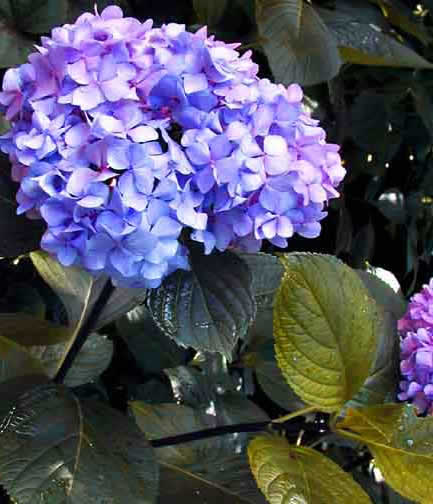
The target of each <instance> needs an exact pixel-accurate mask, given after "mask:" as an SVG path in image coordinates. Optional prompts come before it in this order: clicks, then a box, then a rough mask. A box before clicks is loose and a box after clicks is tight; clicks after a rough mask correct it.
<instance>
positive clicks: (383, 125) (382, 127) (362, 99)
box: [350, 91, 401, 155]
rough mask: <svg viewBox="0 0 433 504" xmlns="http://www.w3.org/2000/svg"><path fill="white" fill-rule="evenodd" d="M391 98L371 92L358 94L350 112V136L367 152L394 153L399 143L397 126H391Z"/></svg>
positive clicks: (399, 137) (399, 136)
mask: <svg viewBox="0 0 433 504" xmlns="http://www.w3.org/2000/svg"><path fill="white" fill-rule="evenodd" d="M393 101H394V100H393V97H392V96H383V95H379V94H377V93H374V92H371V91H365V92H362V93H360V94H359V95H358V96H357V97H356V99H355V102H354V104H353V106H352V108H351V111H350V125H351V135H352V137H353V139H354V140H355V142H356V143H357V144H358V145H359V146H360V147H362V148H363V149H365V150H366V151H367V152H384V151H385V150H387V152H388V151H389V155H392V154H393V153H395V151H396V149H397V148H398V146H399V145H400V142H401V134H400V132H399V129H398V124H393V122H394V121H393V119H395V118H394V117H393V115H392V112H393Z"/></svg>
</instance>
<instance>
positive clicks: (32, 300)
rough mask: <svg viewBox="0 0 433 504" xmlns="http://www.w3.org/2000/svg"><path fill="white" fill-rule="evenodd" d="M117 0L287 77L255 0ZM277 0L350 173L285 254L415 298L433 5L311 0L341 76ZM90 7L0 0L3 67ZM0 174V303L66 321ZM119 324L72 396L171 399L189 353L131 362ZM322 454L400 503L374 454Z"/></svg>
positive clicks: (428, 180) (425, 241)
mask: <svg viewBox="0 0 433 504" xmlns="http://www.w3.org/2000/svg"><path fill="white" fill-rule="evenodd" d="M112 3H117V4H119V5H120V6H121V7H122V8H124V11H125V13H126V14H129V15H133V16H135V17H137V18H139V19H141V20H144V19H147V18H153V19H154V21H155V23H156V24H161V23H167V22H177V23H185V24H186V25H187V26H188V27H189V28H190V29H191V30H194V29H196V28H197V27H198V26H199V25H201V24H205V23H210V32H211V33H215V35H216V36H217V37H218V38H220V39H222V40H225V41H236V42H241V43H242V46H241V50H242V51H244V50H246V49H247V48H248V49H252V50H253V52H254V59H255V61H256V62H257V63H259V65H260V76H261V77H269V78H270V79H272V80H275V81H278V80H281V79H282V80H283V81H284V83H285V84H288V83H289V82H290V81H291V79H290V75H283V74H282V71H281V69H280V68H278V66H277V64H276V63H275V61H273V60H272V58H271V57H270V59H269V61H268V59H267V56H266V54H268V55H269V52H267V43H268V42H269V41H267V40H266V39H265V36H264V35H266V33H265V34H264V31H263V30H264V29H263V26H261V22H262V21H263V20H262V19H261V18H260V13H261V11H260V8H261V5H262V4H265V3H266V2H262V1H260V0H258V1H257V6H256V5H255V4H254V1H253V0H232V1H227V0H208V1H206V0H119V1H117V2H116V1H114V0H113V1H107V0H101V1H99V2H98V7H99V9H100V10H102V9H103V7H104V6H106V5H108V4H112ZM276 3H277V4H278V2H276ZM280 4H287V5H289V7H290V9H291V10H290V9H289V10H282V11H281V12H282V13H285V14H286V15H287V33H286V34H285V35H286V36H287V37H288V38H287V40H288V42H289V43H288V44H287V43H286V44H285V45H284V44H283V42H284V41H280V40H278V37H281V36H282V35H281V33H275V38H276V40H275V41H273V42H275V43H277V45H278V44H279V46H280V48H281V47H286V49H287V59H290V58H291V59H290V61H291V62H292V63H293V61H295V64H292V67H293V68H295V67H296V68H295V70H296V73H295V71H294V73H295V75H297V76H300V79H298V80H300V81H301V82H300V83H301V84H303V87H304V90H305V95H306V100H305V102H306V106H307V107H309V108H310V109H311V110H312V113H313V115H314V116H315V117H317V118H319V119H320V121H321V122H322V125H323V127H324V128H325V129H326V130H327V132H328V139H329V141H332V142H336V143H339V144H340V145H341V153H342V158H343V160H344V163H345V167H346V169H347V177H346V179H345V181H344V184H343V186H342V187H341V192H342V196H341V198H340V199H338V200H334V201H332V202H331V204H330V207H329V216H328V218H327V219H326V220H325V221H324V223H323V232H322V234H321V237H320V238H318V239H316V240H306V239H302V238H299V237H295V238H293V239H291V240H290V245H289V248H288V251H295V250H307V251H317V252H324V253H329V254H334V255H337V256H338V257H340V258H341V259H343V260H344V261H345V262H346V263H348V264H349V265H350V266H352V267H356V268H362V267H364V266H365V265H366V262H368V263H370V264H372V265H374V266H380V267H382V268H385V269H388V270H390V271H392V272H393V273H394V274H395V275H396V277H397V278H398V280H399V281H400V283H401V285H402V289H403V292H404V294H405V295H410V294H411V293H413V292H414V290H416V289H418V288H419V287H420V286H421V285H422V284H423V283H425V282H426V281H427V280H428V279H429V277H430V275H431V255H432V251H433V218H432V217H433V155H432V138H433V65H432V64H431V63H429V62H433V45H432V42H433V2H432V1H431V0H424V1H422V2H419V3H417V2H413V1H410V0H398V1H394V0H372V1H367V0H365V1H361V0H346V1H340V0H335V1H334V0H323V1H319V0H317V1H314V2H313V7H314V8H315V9H316V11H315V12H316V14H318V15H320V16H321V19H322V20H323V22H324V23H325V25H326V26H325V25H324V26H325V28H324V29H326V30H327V31H326V33H325V32H323V33H322V34H321V35H320V36H321V37H327V36H331V37H332V38H333V40H336V41H337V43H338V46H339V49H340V57H341V59H342V61H341V63H343V64H341V65H340V63H336V70H338V69H339V71H338V72H337V71H333V70H332V65H333V63H332V60H333V58H336V57H338V56H336V55H335V54H334V55H332V54H329V55H327V54H324V55H320V54H319V55H318V56H317V52H318V51H317V50H316V49H317V48H315V47H314V43H315V40H316V39H315V36H316V35H317V34H316V33H315V32H314V29H313V28H314V27H313V28H311V26H310V25H308V23H306V22H305V26H304V24H303V21H302V19H303V18H302V16H301V17H300V18H298V17H296V14H297V9H299V8H302V2H300V1H292V2H290V1H287V2H284V1H281V2H280ZM92 8H93V0H32V1H29V0H0V68H2V69H3V70H5V69H6V68H7V67H10V66H14V65H16V64H19V63H21V62H23V61H25V58H26V55H27V54H28V53H29V52H30V51H31V50H32V45H33V44H34V43H36V42H37V41H38V38H39V37H40V35H41V34H44V33H49V31H50V29H51V28H52V27H53V26H56V25H59V24H63V23H65V22H73V20H74V19H75V18H76V17H77V16H78V15H79V14H80V13H81V12H84V11H86V10H92ZM256 8H257V11H256ZM307 8H308V9H311V6H310V5H308V6H307V7H306V6H305V5H304V12H303V13H301V14H302V15H303V16H305V17H307V14H308V15H310V14H311V13H310V10H308V11H305V9H307ZM429 9H432V10H431V12H430V10H429ZM263 15H266V13H265V12H263ZM293 16H295V17H296V20H294V17H293ZM299 19H301V21H299ZM298 23H299V24H298ZM303 30H304V31H305V34H304V32H303ZM308 30H310V31H312V33H310V32H308ZM295 33H297V35H294V34H295ZM324 33H325V34H324ZM287 34H288V35H287ZM283 35H284V33H283ZM317 36H318V35H317ZM297 41H298V42H297ZM286 42H287V41H286ZM316 43H317V40H316ZM290 44H292V45H290ZM269 50H270V49H269ZM315 51H316V52H315ZM309 52H311V53H312V54H313V55H316V56H317V59H315V60H314V59H313V63H314V65H315V75H314V76H313V77H311V75H307V70H306V67H307V66H308V62H307V61H305V58H306V57H309ZM289 53H290V54H289ZM316 56H314V57H316ZM284 64H285V60H284V58H283V59H282V61H281V66H283V65H284ZM292 67H290V68H292ZM430 67H431V68H430ZM286 73H287V72H286ZM330 73H331V74H332V75H330ZM6 129H7V123H6V121H5V120H4V119H1V118H0V131H5V130H6ZM0 170H1V171H0V255H1V256H3V258H2V259H1V260H0V278H1V281H0V311H1V312H3V313H4V312H26V313H30V314H32V315H40V314H41V313H42V314H43V316H46V317H47V318H48V319H50V320H52V321H55V322H59V323H63V322H64V321H65V313H64V309H63V307H62V305H61V303H60V302H59V300H58V299H57V298H56V296H55V295H54V293H53V292H52V291H51V290H50V288H49V287H48V286H47V285H46V284H45V283H44V281H43V280H42V279H41V278H40V276H39V275H38V273H37V271H36V270H35V268H34V266H33V264H32V262H31V261H30V259H29V258H28V257H27V256H26V255H25V254H26V253H27V252H29V251H31V250H34V249H35V248H37V244H38V241H39V238H40V234H41V232H42V229H43V227H42V226H41V225H40V224H39V223H37V222H36V223H35V222H31V221H28V220H27V219H25V218H23V217H21V218H18V217H16V216H15V214H14V205H15V203H14V192H15V190H16V188H15V187H14V185H13V184H12V183H11V182H10V181H9V172H8V170H9V164H8V161H7V160H6V159H5V158H4V157H2V158H1V160H0ZM267 250H268V251H272V248H271V247H269V246H268V249H267ZM118 330H119V326H118V325H115V324H111V325H109V326H107V327H106V328H105V329H104V333H107V334H108V335H109V337H110V338H111V339H112V340H113V342H114V357H113V360H112V362H111V365H110V366H109V368H108V369H107V370H106V371H105V372H104V374H103V375H102V377H101V379H100V380H99V381H98V382H96V383H94V384H92V385H84V386H82V387H79V388H78V389H77V393H78V394H79V395H80V396H81V397H87V396H90V397H94V396H96V397H98V398H99V399H102V400H109V402H110V403H111V405H112V406H114V407H115V408H117V409H120V410H123V411H125V410H126V404H127V401H128V400H130V399H134V398H140V397H143V395H146V394H147V395H148V396H152V394H154V395H155V396H157V397H158V399H159V401H171V400H173V396H172V392H171V388H170V385H169V380H168V378H167V375H166V374H164V373H163V372H162V369H164V368H166V367H173V366H175V365H179V364H184V363H187V362H189V361H190V359H191V358H192V356H194V352H193V351H189V350H188V351H180V350H179V351H178V350H177V349H176V351H174V350H173V349H167V353H166V354H165V357H164V358H165V359H166V361H164V362H162V363H161V364H160V365H156V366H154V368H152V366H149V363H146V364H145V365H144V366H143V365H142V364H141V363H140V362H137V358H136V357H134V353H135V352H134V348H133V344H132V347H131V342H129V345H127V344H126V343H125V340H124V339H122V338H119V337H117V335H118ZM152 330H154V331H156V329H155V328H153V329H152ZM167 356H168V357H167ZM241 367H242V366H239V367H236V363H235V365H234V366H232V372H234V373H237V372H240V373H242V372H243V371H242V370H241ZM143 369H145V371H143ZM251 380H252V381H251V383H250V384H249V385H248V386H249V387H250V389H249V390H250V391H253V393H254V395H253V398H254V401H255V402H256V403H257V404H259V405H260V406H261V407H262V408H263V409H264V410H265V411H266V412H267V413H268V414H269V415H270V416H271V417H275V416H277V415H280V414H283V413H284V412H285V409H283V408H282V406H281V404H280V405H279V404H277V403H276V402H275V401H273V400H272V399H271V398H270V397H269V396H268V395H267V394H266V393H265V392H264V390H263V388H262V387H261V386H260V385H259V383H258V381H257V376H256V375H255V374H254V373H253V374H252V375H251ZM244 386H245V383H244ZM328 455H330V456H332V457H333V458H334V459H335V460H338V461H340V462H342V463H343V466H347V467H348V468H349V469H350V470H351V471H354V474H355V475H356V477H357V478H358V479H359V480H360V482H361V484H363V485H364V486H365V487H366V488H369V489H370V490H369V491H370V492H371V493H372V497H373V498H374V499H375V502H383V503H387V502H389V503H397V502H404V501H403V500H402V499H400V498H399V497H397V496H396V495H395V494H393V493H392V492H391V491H390V490H389V489H387V487H386V486H385V485H373V484H372V483H371V477H370V475H369V473H368V464H369V458H368V457H365V456H364V458H362V457H361V458H359V454H358V453H357V452H356V450H353V447H351V446H334V447H333V448H332V450H331V451H329V453H328ZM359 468H361V469H362V470H359ZM0 495H1V494H0ZM1 502H5V503H6V502H7V498H6V497H5V496H4V498H3V500H2V501H1ZM194 502H195V501H194ZM197 502H199V500H197ZM406 502H407V501H406Z"/></svg>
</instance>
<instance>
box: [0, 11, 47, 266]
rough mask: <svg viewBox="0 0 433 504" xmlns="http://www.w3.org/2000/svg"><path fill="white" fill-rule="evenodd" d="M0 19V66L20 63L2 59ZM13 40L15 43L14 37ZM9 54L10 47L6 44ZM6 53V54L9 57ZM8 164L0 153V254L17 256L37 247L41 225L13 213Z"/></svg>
mask: <svg viewBox="0 0 433 504" xmlns="http://www.w3.org/2000/svg"><path fill="white" fill-rule="evenodd" d="M1 23H2V22H1V19H0V68H1V67H2V66H6V67H8V66H14V65H16V64H19V63H23V61H24V59H16V60H14V61H10V62H9V63H8V61H9V60H7V59H6V60H5V59H4V58H3V56H2V53H1V51H2V50H3V48H5V47H6V43H5V42H4V41H3V40H2V38H3V37H5V36H6V35H5V34H7V33H8V32H7V31H4V30H6V28H4V27H3V28H2V24H1ZM15 43H18V42H17V41H15ZM9 51H11V54H9V56H11V57H13V51H14V49H11V48H9ZM9 56H8V57H9ZM9 172H10V165H9V163H8V162H7V161H6V160H5V159H4V158H3V157H0V257H17V256H19V255H21V254H26V253H27V252H31V251H32V250H36V249H37V248H39V243H40V241H41V237H42V233H43V231H44V226H43V224H42V223H41V221H38V220H30V219H28V218H27V217H25V216H24V215H20V216H18V215H17V214H16V210H17V203H16V201H15V194H16V192H17V190H18V187H17V185H16V184H15V183H14V182H12V181H11V179H10V173H9Z"/></svg>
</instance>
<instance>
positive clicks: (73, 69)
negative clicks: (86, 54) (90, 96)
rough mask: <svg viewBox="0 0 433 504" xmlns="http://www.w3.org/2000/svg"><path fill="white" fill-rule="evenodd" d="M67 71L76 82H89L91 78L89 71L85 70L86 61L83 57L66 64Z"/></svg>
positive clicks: (85, 83)
mask: <svg viewBox="0 0 433 504" xmlns="http://www.w3.org/2000/svg"><path fill="white" fill-rule="evenodd" d="M67 71H68V74H69V76H70V77H71V79H72V80H74V81H75V82H76V83H77V84H84V85H87V84H90V82H91V78H90V75H89V72H88V71H87V67H86V62H85V61H84V60H83V59H80V60H78V61H76V62H75V63H71V64H70V65H68V67H67Z"/></svg>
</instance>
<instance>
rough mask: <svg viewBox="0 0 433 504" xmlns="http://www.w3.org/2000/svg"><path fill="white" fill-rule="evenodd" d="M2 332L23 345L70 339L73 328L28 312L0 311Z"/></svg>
mask: <svg viewBox="0 0 433 504" xmlns="http://www.w3.org/2000/svg"><path fill="white" fill-rule="evenodd" d="M0 334H1V335H2V336H5V337H6V338H9V339H11V340H13V341H15V343H18V344H19V345H23V346H33V345H55V344H57V343H62V342H65V341H68V340H69V338H70V337H71V330H70V329H69V328H67V327H64V326H61V325H57V324H53V323H52V322H49V321H48V320H42V319H40V318H37V317H34V316H32V315H28V314H27V313H0Z"/></svg>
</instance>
